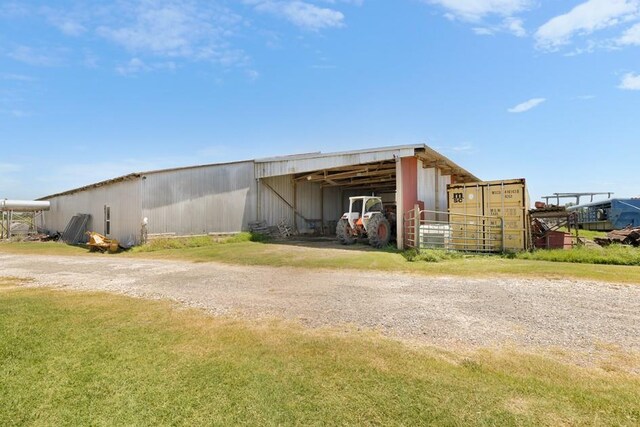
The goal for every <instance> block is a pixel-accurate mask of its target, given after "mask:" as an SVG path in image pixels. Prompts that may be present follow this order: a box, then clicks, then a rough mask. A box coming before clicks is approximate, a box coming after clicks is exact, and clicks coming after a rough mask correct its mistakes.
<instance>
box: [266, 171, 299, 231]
mask: <svg viewBox="0 0 640 427" xmlns="http://www.w3.org/2000/svg"><path fill="white" fill-rule="evenodd" d="M265 184H268V186H269V187H271V188H269V187H267V185H265ZM259 185H260V215H261V218H259V219H260V220H264V221H266V222H267V224H269V225H278V224H279V223H280V221H282V220H284V221H285V222H286V223H287V224H288V225H290V226H293V221H294V213H293V209H292V208H291V206H293V180H292V177H291V176H290V175H283V176H274V177H270V178H264V179H262V180H260V184H259ZM272 189H273V190H272ZM274 191H276V192H277V193H278V194H280V196H282V198H284V199H285V200H286V201H287V202H288V203H289V204H290V205H291V206H289V205H287V204H286V203H285V202H284V201H283V200H282V199H281V198H280V197H278V196H277V195H276V194H275V193H274Z"/></svg>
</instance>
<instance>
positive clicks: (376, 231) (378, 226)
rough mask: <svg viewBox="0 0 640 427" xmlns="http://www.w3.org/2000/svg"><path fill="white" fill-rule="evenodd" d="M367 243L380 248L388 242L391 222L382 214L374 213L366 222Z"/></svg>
mask: <svg viewBox="0 0 640 427" xmlns="http://www.w3.org/2000/svg"><path fill="white" fill-rule="evenodd" d="M367 229H368V230H367V234H368V235H369V244H370V245H371V246H373V247H374V248H378V249H380V248H382V247H385V246H387V245H388V244H389V240H390V239H391V224H389V220H387V218H385V217H384V216H383V215H382V214H378V215H374V216H372V217H371V219H369V223H368V224H367Z"/></svg>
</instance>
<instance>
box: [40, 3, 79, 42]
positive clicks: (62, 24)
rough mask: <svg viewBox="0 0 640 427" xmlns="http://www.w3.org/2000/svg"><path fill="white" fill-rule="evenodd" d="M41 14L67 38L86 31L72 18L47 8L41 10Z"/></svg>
mask: <svg viewBox="0 0 640 427" xmlns="http://www.w3.org/2000/svg"><path fill="white" fill-rule="evenodd" d="M41 13H42V14H43V15H44V16H46V18H47V20H48V21H49V22H50V23H51V25H53V26H54V27H56V28H57V29H58V30H60V31H61V32H62V33H63V34H66V35H68V36H79V35H81V34H83V33H84V32H85V31H87V28H86V27H85V26H84V25H82V23H80V20H79V19H78V18H76V17H74V16H71V15H66V14H64V13H62V12H61V11H58V10H55V9H51V8H47V7H45V8H43V9H42V10H41Z"/></svg>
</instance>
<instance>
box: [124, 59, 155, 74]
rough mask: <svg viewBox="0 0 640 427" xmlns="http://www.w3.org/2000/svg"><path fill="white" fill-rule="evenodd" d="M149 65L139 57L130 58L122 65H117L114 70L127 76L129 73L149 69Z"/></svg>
mask: <svg viewBox="0 0 640 427" xmlns="http://www.w3.org/2000/svg"><path fill="white" fill-rule="evenodd" d="M149 70H151V67H149V66H148V65H147V64H145V63H144V61H142V60H141V59H140V58H131V60H129V62H127V63H126V64H123V65H118V66H117V67H116V72H117V73H118V74H121V75H123V76H128V75H131V74H137V73H139V72H141V71H149Z"/></svg>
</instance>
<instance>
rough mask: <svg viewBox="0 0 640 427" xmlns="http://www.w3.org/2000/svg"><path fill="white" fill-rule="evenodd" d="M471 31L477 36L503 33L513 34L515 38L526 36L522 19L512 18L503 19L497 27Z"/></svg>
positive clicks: (478, 28) (492, 26)
mask: <svg viewBox="0 0 640 427" xmlns="http://www.w3.org/2000/svg"><path fill="white" fill-rule="evenodd" d="M472 30H473V32H474V33H476V34H477V35H479V36H493V35H495V34H496V33H504V32H506V33H510V34H513V35H514V36H516V37H525V36H526V35H527V31H526V30H525V29H524V22H523V21H522V19H520V18H515V17H512V16H509V17H506V18H504V19H503V20H502V22H501V23H500V24H498V25H489V26H484V27H474V28H473V29H472Z"/></svg>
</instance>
